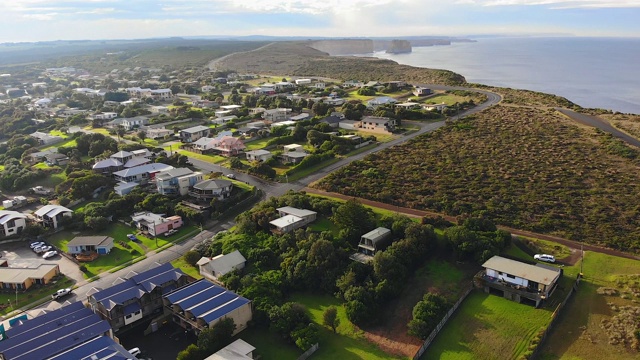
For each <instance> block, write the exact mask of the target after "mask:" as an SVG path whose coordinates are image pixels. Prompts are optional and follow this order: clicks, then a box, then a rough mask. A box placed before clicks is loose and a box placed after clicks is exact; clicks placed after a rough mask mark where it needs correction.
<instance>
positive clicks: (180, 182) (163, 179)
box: [155, 168, 203, 195]
mask: <svg viewBox="0 0 640 360" xmlns="http://www.w3.org/2000/svg"><path fill="white" fill-rule="evenodd" d="M202 179H203V175H202V173H201V172H194V171H192V170H191V169H188V168H177V169H173V168H172V169H169V170H166V171H163V172H161V173H159V174H157V175H156V177H155V181H156V188H157V189H158V193H160V194H162V195H187V193H188V192H189V188H190V187H191V186H193V185H195V184H197V183H198V182H200V181H202Z"/></svg>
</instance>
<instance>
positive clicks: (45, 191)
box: [30, 186, 51, 195]
mask: <svg viewBox="0 0 640 360" xmlns="http://www.w3.org/2000/svg"><path fill="white" fill-rule="evenodd" d="M30 190H31V192H32V193H34V194H38V195H51V190H49V189H46V188H44V187H42V186H36V187H32V188H31V189H30Z"/></svg>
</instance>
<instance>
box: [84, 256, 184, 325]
mask: <svg viewBox="0 0 640 360" xmlns="http://www.w3.org/2000/svg"><path fill="white" fill-rule="evenodd" d="M129 274H131V275H132V276H129V275H127V278H125V279H122V278H119V280H120V282H119V283H117V284H116V285H113V286H111V287H109V288H106V289H104V290H101V289H96V290H94V292H93V293H92V294H90V295H89V296H88V303H89V306H90V308H91V310H92V311H93V312H94V313H96V314H98V315H100V317H101V318H103V319H105V320H107V321H108V322H109V324H110V325H111V327H112V328H113V330H114V331H118V330H120V329H122V328H123V327H125V326H127V327H131V326H132V324H135V323H137V322H138V321H140V320H144V319H151V318H153V317H155V316H158V315H161V314H162V296H163V295H166V294H167V293H169V292H171V291H172V290H174V289H176V288H178V287H180V286H183V285H185V284H187V283H188V281H189V276H187V275H186V274H185V273H183V272H182V270H180V269H176V268H174V267H173V265H171V264H170V263H166V264H163V265H160V266H158V267H155V268H153V269H150V270H147V271H144V272H141V273H136V272H135V271H132V272H130V273H129ZM90 291H91V290H90Z"/></svg>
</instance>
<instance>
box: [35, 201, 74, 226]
mask: <svg viewBox="0 0 640 360" xmlns="http://www.w3.org/2000/svg"><path fill="white" fill-rule="evenodd" d="M33 214H34V215H35V217H36V221H37V222H39V223H41V224H42V226H44V227H48V228H52V229H57V228H58V226H59V225H60V223H61V222H62V218H63V217H71V216H72V215H73V210H71V209H67V208H66V207H64V206H60V205H45V206H43V207H41V208H40V209H38V210H36V212H35V213H33Z"/></svg>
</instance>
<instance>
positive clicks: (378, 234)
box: [362, 227, 391, 243]
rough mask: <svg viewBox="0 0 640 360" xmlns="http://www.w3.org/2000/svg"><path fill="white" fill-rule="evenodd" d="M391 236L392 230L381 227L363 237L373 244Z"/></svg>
mask: <svg viewBox="0 0 640 360" xmlns="http://www.w3.org/2000/svg"><path fill="white" fill-rule="evenodd" d="M389 235H391V230H389V229H387V228H383V227H379V228H377V229H373V230H371V231H369V232H368V233H366V234H364V235H362V237H363V238H365V239H369V240H371V241H372V242H373V243H376V242H378V241H380V240H383V239H385V238H386V237H387V236H389Z"/></svg>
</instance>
